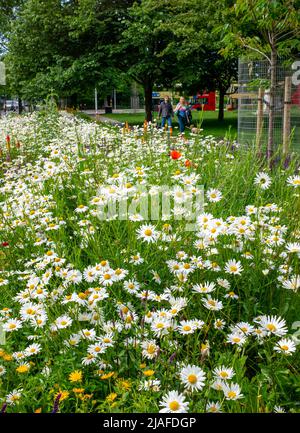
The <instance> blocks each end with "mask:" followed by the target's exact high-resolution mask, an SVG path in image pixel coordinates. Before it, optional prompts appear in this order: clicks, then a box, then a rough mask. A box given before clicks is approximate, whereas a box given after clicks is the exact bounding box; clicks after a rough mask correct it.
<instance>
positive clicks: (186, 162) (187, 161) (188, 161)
mask: <svg viewBox="0 0 300 433" xmlns="http://www.w3.org/2000/svg"><path fill="white" fill-rule="evenodd" d="M184 165H185V166H186V167H192V165H193V163H192V161H190V160H189V159H187V160H186V161H185V163H184Z"/></svg>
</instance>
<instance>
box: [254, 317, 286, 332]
mask: <svg viewBox="0 0 300 433" xmlns="http://www.w3.org/2000/svg"><path fill="white" fill-rule="evenodd" d="M260 326H261V328H262V329H263V330H265V331H267V333H268V334H274V335H277V336H279V337H281V336H282V335H285V334H286V333H287V332H288V330H287V327H286V323H285V320H283V319H282V318H281V317H276V316H262V317H261V321H260Z"/></svg>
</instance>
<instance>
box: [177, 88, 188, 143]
mask: <svg viewBox="0 0 300 433" xmlns="http://www.w3.org/2000/svg"><path fill="white" fill-rule="evenodd" d="M174 113H175V114H177V117H178V123H179V132H180V135H181V136H183V134H184V130H185V127H186V125H189V124H190V107H189V105H188V103H187V102H186V100H185V98H184V97H183V96H181V97H180V99H179V102H178V104H177V105H176V108H175V110H174Z"/></svg>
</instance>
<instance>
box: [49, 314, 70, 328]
mask: <svg viewBox="0 0 300 433" xmlns="http://www.w3.org/2000/svg"><path fill="white" fill-rule="evenodd" d="M72 322H73V320H72V319H71V317H69V316H66V315H64V316H60V317H58V318H57V319H56V320H55V322H54V326H55V328H57V329H64V328H68V327H69V326H71V325H72Z"/></svg>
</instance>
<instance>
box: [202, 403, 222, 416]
mask: <svg viewBox="0 0 300 433" xmlns="http://www.w3.org/2000/svg"><path fill="white" fill-rule="evenodd" d="M205 410H206V412H208V413H222V410H221V404H220V403H219V402H218V401H216V402H213V401H208V402H207V404H206V407H205Z"/></svg>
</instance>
